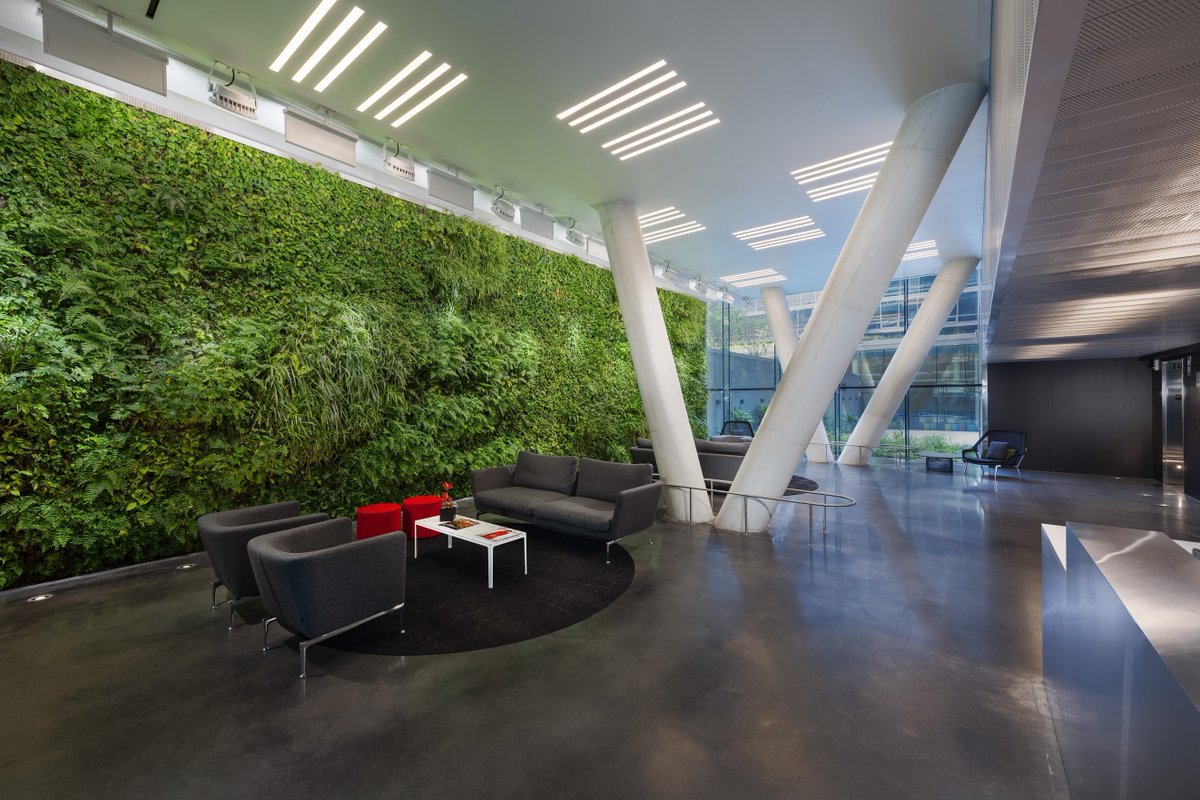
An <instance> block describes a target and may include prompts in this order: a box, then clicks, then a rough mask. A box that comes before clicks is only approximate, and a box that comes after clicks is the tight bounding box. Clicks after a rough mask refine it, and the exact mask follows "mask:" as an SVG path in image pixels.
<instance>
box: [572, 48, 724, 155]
mask: <svg viewBox="0 0 1200 800" xmlns="http://www.w3.org/2000/svg"><path fill="white" fill-rule="evenodd" d="M664 70H665V71H664ZM678 77H679V76H678V74H677V73H676V72H675V71H674V70H672V69H668V68H667V62H666V61H662V60H659V61H656V62H654V63H653V64H651V65H650V66H648V67H646V68H645V69H642V70H639V71H638V72H635V73H634V74H633V75H630V76H629V77H628V78H625V79H623V80H620V81H618V82H617V83H614V84H613V85H612V86H609V87H608V88H607V89H603V90H601V91H599V92H597V93H596V94H594V95H592V96H591V97H589V98H587V99H586V100H583V101H582V102H579V103H576V104H575V105H573V106H571V107H570V108H568V109H567V110H566V111H561V112H559V114H558V115H557V117H558V119H560V120H562V121H564V122H566V123H567V124H568V125H570V126H571V127H572V128H577V129H578V130H579V132H580V133H591V132H592V131H594V130H596V129H597V128H601V127H603V126H605V125H608V124H609V123H611V122H614V121H616V120H618V119H620V118H622V117H624V116H626V115H627V114H631V113H633V112H634V111H637V110H638V109H640V108H643V107H645V106H648V105H650V104H651V103H654V102H656V101H658V100H661V99H662V98H664V97H666V96H667V95H670V94H673V93H675V92H677V91H679V90H680V89H683V88H684V87H686V86H687V82H686V81H683V80H676V78H678ZM659 87H662V88H659ZM622 90H624V91H622ZM652 90H656V91H653V93H652V94H647V92H651V91H652ZM614 95H615V96H614ZM610 98H611V99H610ZM720 121H721V120H719V119H717V118H716V117H714V116H713V112H712V110H711V109H705V107H704V103H693V104H691V105H689V106H686V107H685V108H683V109H681V110H679V111H675V112H673V113H671V114H668V115H666V116H665V117H661V118H659V119H657V120H654V121H653V122H650V123H647V124H644V125H640V126H638V127H637V128H634V129H633V130H631V131H628V132H626V133H623V134H621V135H619V136H617V137H615V138H613V139H610V140H609V141H607V142H605V143H604V144H603V145H601V146H602V147H603V148H604V149H605V150H608V151H609V152H611V153H612V154H613V155H615V156H618V157H619V158H620V159H621V160H622V161H625V160H627V159H630V158H633V157H635V156H638V155H641V154H642V153H646V152H649V151H651V150H653V149H655V148H657V147H661V146H662V145H664V144H668V143H670V142H674V141H677V140H679V139H682V138H683V137H685V136H690V135H692V134H693V133H698V132H700V131H702V130H704V129H705V128H710V127H712V126H713V125H716V124H717V123H718V122H720ZM585 123H586V124H585ZM618 145H620V146H619V147H618Z"/></svg>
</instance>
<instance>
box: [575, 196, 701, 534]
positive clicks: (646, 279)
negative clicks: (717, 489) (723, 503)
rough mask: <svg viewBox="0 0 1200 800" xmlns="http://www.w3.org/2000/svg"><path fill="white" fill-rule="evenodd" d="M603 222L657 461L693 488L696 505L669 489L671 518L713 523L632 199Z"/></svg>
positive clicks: (603, 212) (601, 208) (606, 207)
mask: <svg viewBox="0 0 1200 800" xmlns="http://www.w3.org/2000/svg"><path fill="white" fill-rule="evenodd" d="M596 211H598V212H599V213H600V224H601V225H603V227H604V243H605V245H606V246H607V247H608V263H609V266H610V267H611V268H612V274H613V281H614V282H615V283H616V286H617V301H618V302H619V303H620V305H621V317H622V319H623V320H624V322H625V335H626V337H628V339H629V354H630V356H632V358H633V370H634V373H635V374H636V375H637V382H638V389H640V390H641V393H642V407H643V408H644V409H645V411H646V424H647V425H648V426H649V428H650V439H651V440H652V441H653V442H654V460H655V462H656V463H657V464H658V473H659V475H661V476H662V480H663V483H669V484H672V485H675V486H691V487H695V489H696V490H697V491H693V492H690V495H691V501H690V505H691V507H690V509H689V501H688V497H687V495H688V494H689V493H685V492H682V491H679V490H672V489H666V490H664V491H663V496H664V497H665V498H666V503H667V515H668V516H670V517H671V518H673V519H677V520H687V519H691V520H693V521H695V522H708V521H709V520H711V519H712V515H713V514H712V505H711V504H710V503H709V501H708V493H707V492H706V491H704V475H703V473H702V472H701V471H700V458H699V456H697V455H696V443H695V440H694V438H693V436H692V424H691V421H690V420H689V419H688V414H687V406H686V405H685V404H684V402H683V390H682V389H680V387H679V372H678V370H676V368H675V357H674V355H672V353H671V342H670V340H669V339H668V338H667V325H666V323H665V322H664V321H663V315H662V306H661V305H660V304H659V302H658V291H657V290H656V289H655V287H654V273H653V271H652V270H651V268H650V256H649V255H648V254H647V253H646V243H645V241H644V240H643V239H642V228H641V225H639V224H638V218H637V208H635V207H634V205H633V203H631V202H629V201H627V200H615V201H613V202H610V203H603V204H601V205H598V206H596Z"/></svg>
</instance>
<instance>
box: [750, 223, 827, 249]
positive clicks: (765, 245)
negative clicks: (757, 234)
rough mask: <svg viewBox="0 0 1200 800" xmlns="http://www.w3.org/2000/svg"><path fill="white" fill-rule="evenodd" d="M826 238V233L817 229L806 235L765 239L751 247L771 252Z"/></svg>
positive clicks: (795, 234)
mask: <svg viewBox="0 0 1200 800" xmlns="http://www.w3.org/2000/svg"><path fill="white" fill-rule="evenodd" d="M824 236H825V231H823V230H821V229H820V228H817V229H816V230H812V231H805V232H804V233H793V234H791V235H788V236H780V237H779V238H777V239H764V240H763V241H761V242H753V243H751V245H750V249H751V250H770V249H771V248H772V247H782V246H783V245H785V244H796V243H797V242H808V241H811V240H813V239H820V238H822V237H824Z"/></svg>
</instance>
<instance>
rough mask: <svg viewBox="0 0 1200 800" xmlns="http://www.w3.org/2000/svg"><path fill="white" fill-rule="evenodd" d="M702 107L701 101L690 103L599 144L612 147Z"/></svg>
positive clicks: (606, 147)
mask: <svg viewBox="0 0 1200 800" xmlns="http://www.w3.org/2000/svg"><path fill="white" fill-rule="evenodd" d="M702 108H704V103H702V102H701V103H696V104H694V105H690V106H688V107H687V108H685V109H683V110H681V111H676V112H675V113H674V114H668V115H667V116H665V117H663V118H662V119H660V120H655V121H654V122H651V123H650V124H649V125H643V126H642V127H640V128H638V129H637V130H635V131H630V132H629V133H627V134H625V135H623V136H618V137H617V138H615V139H613V140H611V141H608V142H605V143H604V144H602V145H600V146H601V147H603V148H605V149H608V148H609V147H612V146H613V145H614V144H620V143H621V142H623V141H625V140H626V139H632V138H633V137H634V136H637V135H638V134H642V133H645V132H646V131H652V130H654V129H655V128H657V127H658V126H660V125H666V124H667V123H668V122H670V121H671V120H673V119H679V118H680V117H682V116H686V115H687V114H691V113H692V112H693V111H699V110H700V109H702Z"/></svg>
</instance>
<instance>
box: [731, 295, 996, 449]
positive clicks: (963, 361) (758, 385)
mask: <svg viewBox="0 0 1200 800" xmlns="http://www.w3.org/2000/svg"><path fill="white" fill-rule="evenodd" d="M933 279H934V276H933V275H922V276H917V277H912V278H897V279H896V280H894V281H892V282H891V284H889V285H888V288H887V291H886V292H885V293H884V296H883V299H882V300H881V301H880V303H879V307H878V308H877V309H876V311H875V316H874V317H873V318H872V319H871V323H870V325H868V327H867V332H866V334H865V335H864V336H863V339H862V341H861V342H860V343H859V345H858V348H857V350H856V352H855V354H854V357H853V358H851V360H850V363H849V364H848V365H847V366H846V373H845V375H844V376H843V377H842V381H841V383H840V384H839V386H838V388H837V391H836V392H835V393H834V397H833V401H832V402H831V403H830V404H829V408H828V409H826V411H825V428H826V430H827V431H828V433H829V438H830V440H831V441H832V442H835V445H834V449H835V451H837V450H839V449H840V448H839V447H838V445H837V444H836V443H840V442H845V441H846V439H847V438H848V437H849V436H850V432H851V431H852V430H853V429H854V425H855V423H857V422H858V418H859V417H860V416H861V415H862V412H863V409H864V408H866V405H867V403H868V402H869V401H870V399H871V393H872V392H873V391H874V387H875V386H876V385H877V384H878V383H879V379H880V378H882V377H883V372H884V370H885V369H887V365H888V363H889V362H890V361H891V359H892V356H893V355H894V354H895V352H896V348H897V347H898V346H899V344H900V340H901V339H902V338H903V337H904V334H905V332H906V331H907V330H908V325H909V323H910V322H911V320H912V318H913V317H914V316H915V315H916V313H917V309H918V308H920V305H921V302H922V301H923V300H924V299H925V295H926V294H928V292H929V287H930V286H931V285H932V284H933ZM819 296H820V293H819V292H804V293H799V294H791V295H788V305H789V307H790V308H791V310H792V323H793V325H794V327H795V330H796V334H797V335H799V334H800V333H802V332H803V331H804V326H805V325H807V324H808V320H809V318H810V317H811V316H812V312H813V309H814V308H815V307H816V303H817V298H818V297H819ZM978 310H979V284H978V274H976V275H973V276H972V277H971V279H970V281H969V282H968V284H967V286H966V288H965V289H964V290H963V293H962V295H961V296H960V297H959V300H958V303H957V304H956V305H955V307H954V309H953V310H952V311H951V312H950V316H949V318H948V319H947V321H946V324H945V325H944V326H943V327H942V330H941V332H940V333H939V335H938V338H937V340H936V342H935V344H934V346H933V348H932V349H931V350H930V352H929V355H928V356H927V357H926V359H925V362H924V363H923V364H922V365H921V369H920V371H919V372H918V373H917V376H916V378H915V379H914V380H913V384H912V386H911V388H910V389H909V391H908V393H907V395H906V396H905V398H904V402H903V403H901V405H900V408H899V409H898V410H897V412H896V415H895V416H894V417H893V419H892V421H891V423H890V425H889V426H888V431H887V433H886V434H885V435H884V438H883V440H882V442H881V443H880V447H879V448H878V449H877V450H876V452H875V455H876V456H879V457H889V458H892V457H901V458H903V457H906V456H907V455H908V454H910V453H914V452H916V451H918V450H942V451H946V452H957V451H958V450H960V449H961V448H963V447H967V446H969V445H971V444H973V443H974V442H975V440H976V439H977V438H978V437H979V433H980V431H981V429H982V392H983V385H982V375H981V370H980V365H979V324H978V321H979V320H978ZM708 347H709V350H708V366H709V373H708V374H709V403H708V429H709V435H715V434H717V433H720V431H721V428H722V426H723V425H724V423H725V422H726V421H727V420H745V421H748V422H750V423H751V425H753V426H754V428H755V430H757V429H758V424H759V422H761V421H762V416H763V414H764V413H766V410H767V404H768V403H770V401H771V397H772V395H774V393H775V386H776V385H777V384H778V383H779V376H780V374H781V371H780V369H779V365H778V362H777V360H776V358H775V343H774V341H772V337H771V332H770V328H769V326H768V325H767V318H766V315H765V314H764V313H763V310H762V305H761V302H760V301H757V300H755V301H751V302H749V303H747V304H745V305H742V306H731V305H729V304H726V303H718V304H713V305H710V306H709V314H708Z"/></svg>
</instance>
